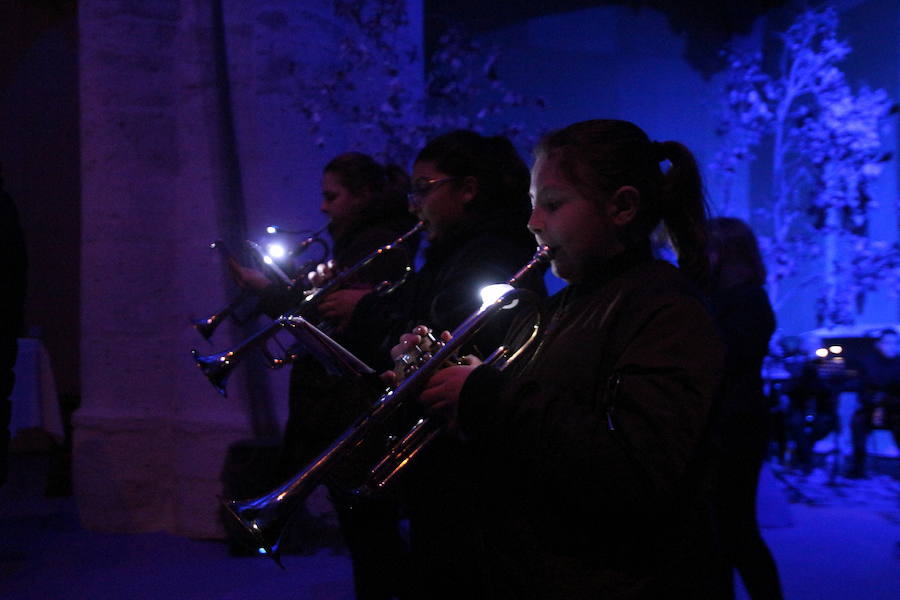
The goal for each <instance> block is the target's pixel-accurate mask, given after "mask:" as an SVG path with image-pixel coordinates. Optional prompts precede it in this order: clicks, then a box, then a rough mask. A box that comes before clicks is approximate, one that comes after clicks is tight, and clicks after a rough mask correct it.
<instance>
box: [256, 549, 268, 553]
mask: <svg viewBox="0 0 900 600" xmlns="http://www.w3.org/2000/svg"><path fill="white" fill-rule="evenodd" d="M256 551H257V552H259V553H260V554H266V549H265V548H257V549H256Z"/></svg>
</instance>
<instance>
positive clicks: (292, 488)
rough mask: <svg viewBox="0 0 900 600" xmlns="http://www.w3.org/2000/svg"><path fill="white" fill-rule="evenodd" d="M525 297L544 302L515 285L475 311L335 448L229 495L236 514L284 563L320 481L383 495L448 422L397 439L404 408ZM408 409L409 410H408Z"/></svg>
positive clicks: (498, 355)
mask: <svg viewBox="0 0 900 600" xmlns="http://www.w3.org/2000/svg"><path fill="white" fill-rule="evenodd" d="M548 258H549V249H548V248H547V247H546V246H544V247H541V248H539V249H538V251H537V252H536V253H535V255H534V257H533V258H532V259H531V261H529V263H528V264H526V265H525V266H524V267H523V268H522V269H520V270H519V271H518V272H517V273H516V274H515V275H514V276H513V277H512V278H511V279H510V280H509V281H508V282H507V283H508V284H509V285H515V284H517V283H518V282H519V280H520V279H521V278H522V277H524V275H525V274H527V273H528V272H531V271H532V270H533V269H534V268H535V267H536V266H537V265H540V264H543V263H545V262H546V261H547V259H548ZM520 300H522V301H528V300H531V301H534V302H536V295H535V294H534V293H533V292H529V291H527V290H523V289H521V288H512V289H510V290H508V291H507V292H506V293H504V294H502V295H500V296H499V297H498V298H497V299H495V300H494V301H493V302H490V303H487V304H485V305H483V306H482V307H481V308H480V309H479V310H478V311H476V312H475V313H473V314H472V315H470V316H469V317H468V318H467V319H466V320H465V321H464V322H463V323H462V324H461V325H460V326H459V327H457V328H456V329H455V330H454V331H453V333H452V336H451V338H450V340H449V341H447V342H445V343H444V344H443V345H441V346H440V347H439V349H438V350H437V351H435V352H434V353H433V354H432V355H431V356H430V357H429V358H427V360H425V362H424V363H422V364H421V365H420V366H419V367H418V368H416V369H415V370H413V371H412V372H411V373H410V374H409V375H408V376H407V377H406V378H405V379H403V380H402V381H401V382H400V383H399V385H397V387H395V388H394V389H392V390H388V391H387V392H386V393H384V394H383V395H382V396H381V397H380V398H378V400H377V401H375V403H374V404H373V405H372V406H371V408H370V409H369V410H368V411H367V412H366V413H364V414H363V415H361V416H360V417H359V418H358V419H357V420H356V422H355V423H354V424H353V425H352V426H351V427H350V428H348V429H347V430H346V431H344V433H343V434H342V435H341V436H340V437H339V438H338V439H337V440H336V441H335V442H334V443H333V444H332V445H331V446H330V447H329V448H328V449H326V450H325V451H324V452H323V453H322V454H320V455H319V456H318V458H316V459H315V460H314V461H312V462H311V463H310V464H309V465H307V466H306V467H305V468H303V469H302V470H301V471H300V472H299V473H297V475H295V476H294V477H292V478H291V479H289V480H288V481H286V482H285V483H283V484H282V485H281V486H279V487H278V488H276V489H274V490H272V491H271V492H269V493H268V494H265V495H263V496H260V497H258V498H253V499H249V500H223V502H224V503H225V506H226V508H227V509H228V512H229V513H230V514H231V515H232V516H233V517H234V518H235V519H237V521H238V522H239V523H240V524H241V525H242V527H243V529H244V530H245V531H246V532H247V534H248V537H249V539H251V540H253V542H254V543H255V544H256V545H257V548H258V549H259V551H260V552H261V553H263V554H266V555H268V556H270V557H272V558H273V559H275V560H276V562H278V563H279V564H281V562H280V560H279V557H278V548H279V544H280V539H281V536H282V534H283V528H284V526H285V524H286V523H287V522H288V521H289V520H290V516H291V515H292V514H293V512H294V511H295V510H296V509H297V508H298V507H299V506H300V504H302V502H303V501H304V500H305V499H306V497H307V496H308V495H309V494H310V493H311V492H312V490H313V489H315V487H316V486H318V485H319V484H321V483H325V482H329V483H332V484H335V485H337V486H338V487H339V488H341V489H344V490H347V491H348V492H349V493H351V494H355V495H364V494H376V493H379V492H381V491H382V490H383V489H384V488H385V487H386V486H387V485H388V483H389V482H390V481H391V480H393V479H394V478H395V477H396V476H397V475H398V474H400V473H401V472H403V471H404V470H405V469H406V467H407V466H408V465H409V464H411V463H412V461H413V460H414V459H415V458H416V456H417V455H418V454H419V453H420V452H421V451H422V450H423V449H424V448H425V447H426V446H427V445H428V444H429V443H431V441H432V440H434V439H435V438H436V437H437V436H438V435H439V434H440V433H441V431H442V428H443V424H442V423H439V422H437V421H434V420H432V419H431V418H428V417H421V418H417V419H416V421H415V423H413V425H412V427H411V428H409V430H408V432H407V433H406V434H405V435H402V436H394V435H392V433H393V432H394V431H395V430H397V429H399V427H398V426H397V424H396V423H395V421H394V419H395V417H399V416H400V414H401V411H400V410H399V409H400V408H401V407H404V406H406V404H407V403H408V402H410V401H414V400H415V398H416V397H417V396H418V394H419V393H420V391H421V389H422V387H423V386H424V385H425V383H427V381H428V379H430V378H431V376H432V375H433V374H434V373H435V372H436V371H437V370H438V369H440V368H443V366H444V365H445V364H447V362H448V361H452V360H453V359H454V357H455V356H457V354H458V352H459V350H460V348H461V347H462V346H463V345H464V344H465V343H467V342H468V341H469V340H471V338H472V336H474V335H475V333H477V332H478V331H479V330H480V329H481V328H482V327H483V326H484V325H485V324H486V323H487V322H488V321H489V320H490V319H491V318H493V317H494V315H496V314H497V313H498V312H499V311H500V310H502V309H504V308H506V307H509V306H511V305H513V304H514V303H516V302H517V301H520ZM536 332H537V325H535V327H534V331H533V333H532V335H531V336H530V337H529V338H528V340H526V342H525V343H526V344H529V345H530V344H531V343H532V342H533V341H534V340H535V339H536V336H537V333H536ZM522 350H524V348H520V349H519V350H518V351H517V352H515V353H514V356H518V355H520V354H521V352H522ZM508 355H509V349H507V348H505V347H501V348H499V349H498V350H497V351H495V352H494V353H492V355H491V358H490V359H489V361H491V362H494V364H497V363H498V362H499V361H505V362H504V363H503V365H502V366H505V365H506V364H509V362H510V360H511V359H507V358H506V357H507V356H508ZM486 362H487V361H486ZM502 366H501V368H502ZM402 412H403V413H404V414H405V413H406V412H407V411H402ZM385 448H386V451H385Z"/></svg>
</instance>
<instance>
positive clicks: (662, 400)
mask: <svg viewBox="0 0 900 600" xmlns="http://www.w3.org/2000/svg"><path fill="white" fill-rule="evenodd" d="M636 316H637V317H639V319H640V320H639V322H640V323H642V324H643V325H642V326H640V327H639V328H636V329H635V331H634V333H633V336H632V337H631V338H630V339H628V340H627V341H623V349H622V351H621V353H620V354H619V356H618V357H617V358H616V359H615V361H614V363H613V368H612V372H611V375H610V376H609V377H607V376H606V375H605V373H604V374H602V375H601V374H600V372H599V367H597V370H598V372H597V377H596V378H595V380H594V385H593V387H594V390H593V393H592V394H591V397H590V398H573V397H572V391H571V389H570V388H567V386H566V385H565V383H564V382H562V383H561V382H560V380H558V379H557V380H555V381H554V382H551V383H550V384H548V382H547V381H544V380H540V379H536V378H531V377H512V376H510V375H508V374H506V373H497V372H496V371H494V370H492V369H490V368H489V367H480V368H479V369H477V370H476V371H474V372H473V374H472V376H471V377H470V378H469V380H468V381H467V382H466V385H465V386H464V388H463V391H462V394H461V398H460V421H461V424H462V428H463V431H465V432H466V433H467V434H468V435H469V437H470V439H471V440H472V442H473V444H475V448H476V449H477V450H476V451H478V452H480V453H483V454H484V455H485V456H490V455H497V454H499V455H501V456H502V457H503V458H502V459H501V460H498V461H496V463H495V464H503V465H508V466H509V467H510V468H514V469H520V470H521V471H522V472H523V473H527V474H528V475H527V476H528V477H530V478H531V480H532V481H533V482H534V485H535V486H538V487H540V488H542V489H543V491H544V493H546V494H547V495H552V496H556V495H559V496H561V497H563V498H564V502H565V503H566V504H567V505H568V507H569V508H571V509H572V510H575V511H578V512H583V513H584V514H590V513H591V512H595V511H597V510H599V509H601V507H606V508H609V509H612V510H617V509H623V510H634V508H635V507H636V506H648V505H650V506H652V505H653V504H654V503H656V502H665V501H666V500H667V499H668V498H669V497H670V496H671V495H672V494H673V493H674V492H675V488H676V486H677V483H678V481H679V480H680V479H681V478H682V476H683V475H684V474H685V471H686V469H687V466H688V464H689V462H690V461H691V460H692V458H693V455H694V452H695V450H696V448H697V447H698V444H699V442H700V439H701V437H702V436H703V435H704V431H705V428H706V424H707V419H708V415H709V410H710V407H711V404H712V402H713V399H714V397H715V395H716V393H717V390H718V385H719V380H720V377H721V359H722V354H723V350H722V347H721V344H720V341H719V339H718V337H717V334H716V332H715V330H714V326H713V323H712V320H711V317H710V316H709V315H708V314H707V312H706V310H705V308H704V307H703V306H701V304H700V303H699V302H697V301H694V300H693V299H690V300H685V299H683V298H681V299H679V298H676V299H674V300H673V301H671V302H666V303H664V304H662V305H661V306H658V307H656V308H655V309H654V310H653V311H652V312H650V313H649V314H644V315H636ZM568 352H580V353H582V355H583V353H595V354H598V355H599V354H600V353H602V349H592V348H581V349H576V350H573V349H568ZM591 362H593V364H594V365H599V362H600V359H598V360H594V361H588V362H587V363H586V364H585V363H584V362H583V361H580V360H577V359H576V360H573V362H572V367H571V368H572V369H579V368H590V364H591Z"/></svg>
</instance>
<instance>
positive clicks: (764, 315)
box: [709, 217, 782, 600]
mask: <svg viewBox="0 0 900 600" xmlns="http://www.w3.org/2000/svg"><path fill="white" fill-rule="evenodd" d="M709 262H710V268H711V272H712V278H711V285H710V290H711V299H712V304H713V309H714V311H715V319H716V323H717V324H718V326H719V330H720V331H721V332H722V337H723V339H724V341H725V347H726V357H725V383H724V390H723V396H722V403H721V405H720V406H721V408H720V411H719V416H718V426H717V434H718V435H717V438H718V444H719V448H720V451H721V456H720V464H719V470H718V477H717V479H716V484H717V486H716V491H717V494H716V500H717V518H718V523H719V531H720V535H721V542H722V547H723V550H724V555H725V557H726V560H727V565H726V566H725V576H726V581H725V583H724V586H725V587H724V589H725V590H726V593H727V594H729V595H730V597H733V594H734V592H733V590H734V581H733V570H734V569H737V572H738V573H739V574H740V576H741V580H742V581H743V582H744V586H745V587H746V589H747V592H748V593H749V595H750V597H751V598H754V599H763V598H765V599H768V600H777V599H778V598H781V597H782V593H781V584H780V582H779V578H778V569H777V567H776V566H775V561H774V560H773V559H772V554H771V553H770V552H769V548H768V546H766V543H765V541H764V540H763V538H762V535H761V534H760V532H759V524H758V522H757V517H756V493H757V486H758V484H759V473H760V469H761V468H762V464H763V460H764V459H765V457H766V454H767V451H768V446H769V423H770V419H769V406H768V400H767V399H766V397H765V395H764V394H763V386H762V376H761V371H762V363H763V359H764V358H765V356H766V355H767V354H768V352H769V340H770V339H771V338H772V334H773V333H774V332H775V314H774V312H773V311H772V306H771V304H770V303H769V297H768V295H767V294H766V291H765V289H764V287H763V286H764V285H765V282H766V269H765V265H764V264H763V261H762V257H761V256H760V253H759V246H758V244H757V241H756V236H755V235H754V233H753V230H752V229H750V227H749V226H748V225H747V224H746V223H745V222H744V221H741V220H740V219H736V218H733V217H720V218H716V219H712V220H710V222H709Z"/></svg>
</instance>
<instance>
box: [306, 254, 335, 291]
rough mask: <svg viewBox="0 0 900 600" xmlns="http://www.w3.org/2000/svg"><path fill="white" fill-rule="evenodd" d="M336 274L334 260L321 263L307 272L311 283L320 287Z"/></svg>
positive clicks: (315, 286)
mask: <svg viewBox="0 0 900 600" xmlns="http://www.w3.org/2000/svg"><path fill="white" fill-rule="evenodd" d="M335 275H336V273H335V272H334V261H333V260H329V261H328V262H324V263H319V265H318V266H317V267H316V268H315V269H314V270H312V271H310V272H309V273H307V274H306V278H307V279H309V283H310V284H311V285H312V286H313V287H314V288H318V287H322V286H323V285H325V284H326V283H327V282H328V280H329V279H331V278H332V277H334V276H335Z"/></svg>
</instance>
